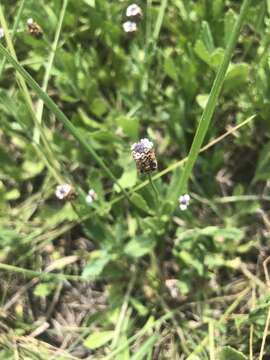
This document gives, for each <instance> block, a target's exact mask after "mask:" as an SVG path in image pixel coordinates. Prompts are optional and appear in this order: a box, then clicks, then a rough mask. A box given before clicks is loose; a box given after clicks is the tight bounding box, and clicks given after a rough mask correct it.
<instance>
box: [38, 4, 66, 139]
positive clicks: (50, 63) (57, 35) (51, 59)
mask: <svg viewBox="0 0 270 360" xmlns="http://www.w3.org/2000/svg"><path fill="white" fill-rule="evenodd" d="M68 1H69V0H64V1H63V5H62V9H61V11H60V15H59V21H58V25H57V27H56V32H55V36H54V41H53V44H52V46H51V53H50V56H49V58H48V62H47V66H46V69H45V74H44V78H43V83H42V90H43V91H44V92H46V91H47V88H48V84H49V79H50V74H51V71H52V66H53V62H54V58H55V53H56V50H57V47H58V43H59V39H60V34H61V30H62V25H63V21H64V17H65V13H66V9H67V5H68ZM43 108H44V102H43V101H42V100H41V99H40V100H39V101H38V104H37V120H38V122H39V123H41V122H42V115H43ZM34 140H35V141H36V142H37V143H38V142H39V131H38V129H37V128H36V129H35V132H34Z"/></svg>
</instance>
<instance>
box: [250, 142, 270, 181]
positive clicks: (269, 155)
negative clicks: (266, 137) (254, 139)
mask: <svg viewBox="0 0 270 360" xmlns="http://www.w3.org/2000/svg"><path fill="white" fill-rule="evenodd" d="M269 177H270V142H268V143H267V144H265V145H264V146H263V148H262V150H261V153H260V156H259V160H258V162H257V167H256V171H255V177H254V180H253V181H254V182H256V181H258V180H268V179H269Z"/></svg>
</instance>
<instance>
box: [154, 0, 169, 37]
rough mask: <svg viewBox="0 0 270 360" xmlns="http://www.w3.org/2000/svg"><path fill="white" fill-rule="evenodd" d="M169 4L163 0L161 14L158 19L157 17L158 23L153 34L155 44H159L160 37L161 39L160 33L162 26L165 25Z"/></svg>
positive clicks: (166, 0)
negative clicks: (164, 20)
mask: <svg viewBox="0 0 270 360" xmlns="http://www.w3.org/2000/svg"><path fill="white" fill-rule="evenodd" d="M167 4H168V0H162V2H161V5H160V9H159V13H158V17H157V22H156V25H155V29H154V33H153V39H154V41H155V42H157V40H158V37H159V33H160V29H161V26H162V23H163V19H164V15H165V10H166V7H167Z"/></svg>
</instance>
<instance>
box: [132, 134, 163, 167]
mask: <svg viewBox="0 0 270 360" xmlns="http://www.w3.org/2000/svg"><path fill="white" fill-rule="evenodd" d="M131 152H132V156H133V158H134V160H135V162H136V166H137V169H138V171H139V173H140V174H149V173H151V172H152V171H155V170H156V169H157V159H156V154H155V150H154V145H153V143H152V142H151V141H149V140H148V139H146V138H145V139H141V140H140V141H139V142H138V143H135V144H133V145H132V146H131Z"/></svg>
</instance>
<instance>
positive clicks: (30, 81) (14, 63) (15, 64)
mask: <svg viewBox="0 0 270 360" xmlns="http://www.w3.org/2000/svg"><path fill="white" fill-rule="evenodd" d="M0 54H1V55H3V56H5V57H6V58H7V60H8V62H10V63H11V64H12V66H13V67H14V68H15V70H16V71H17V72H18V73H19V74H20V75H21V76H22V77H23V79H24V80H25V81H26V82H27V83H28V85H29V86H30V87H31V88H32V89H33V90H34V91H35V93H36V94H37V95H38V96H39V98H40V99H42V100H43V101H44V104H45V105H46V106H47V107H48V108H49V109H50V110H51V111H52V113H54V115H55V116H56V117H57V118H58V120H59V121H61V122H62V124H63V125H64V126H65V128H66V129H67V130H68V131H69V132H70V133H71V134H72V135H73V137H74V138H75V139H76V140H77V141H78V142H79V143H80V144H81V145H82V146H83V147H84V148H85V149H86V150H87V151H88V152H89V153H90V154H91V156H92V157H93V159H94V160H95V161H96V163H97V164H98V165H99V166H100V167H101V168H103V170H104V171H105V173H106V174H107V175H108V176H109V177H110V178H111V179H112V180H113V181H114V182H115V183H116V184H117V186H118V187H119V189H120V190H121V191H122V193H123V194H124V195H125V197H126V198H127V199H129V200H130V198H129V195H128V193H127V191H126V190H125V189H124V188H123V187H122V186H121V185H120V184H119V182H118V180H117V178H116V177H115V176H114V174H113V173H112V172H111V170H110V169H109V168H108V166H107V165H106V164H105V162H104V161H103V160H102V159H101V157H100V156H99V155H98V154H97V153H96V151H95V150H94V149H93V147H92V145H91V144H90V142H89V141H86V140H85V138H84V137H83V136H82V134H81V132H80V131H79V130H78V129H77V128H76V127H75V126H74V125H73V124H72V123H71V121H70V120H69V119H68V118H67V116H66V115H65V114H64V113H63V112H62V110H61V109H60V108H59V107H58V106H57V105H56V103H55V102H54V101H53V100H52V99H51V98H50V97H49V95H47V94H46V93H45V92H44V91H43V90H42V89H41V87H40V86H39V85H38V83H37V82H36V81H35V80H34V79H33V78H32V76H31V75H30V74H29V73H28V72H27V71H26V70H25V69H24V68H23V67H22V66H21V65H20V64H19V63H18V61H17V60H16V59H15V58H14V57H13V56H12V55H11V54H10V53H9V52H8V51H7V50H6V49H5V47H4V46H3V45H2V44H0ZM39 125H40V124H39ZM130 201H131V200H130ZM131 202H132V201H131Z"/></svg>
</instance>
